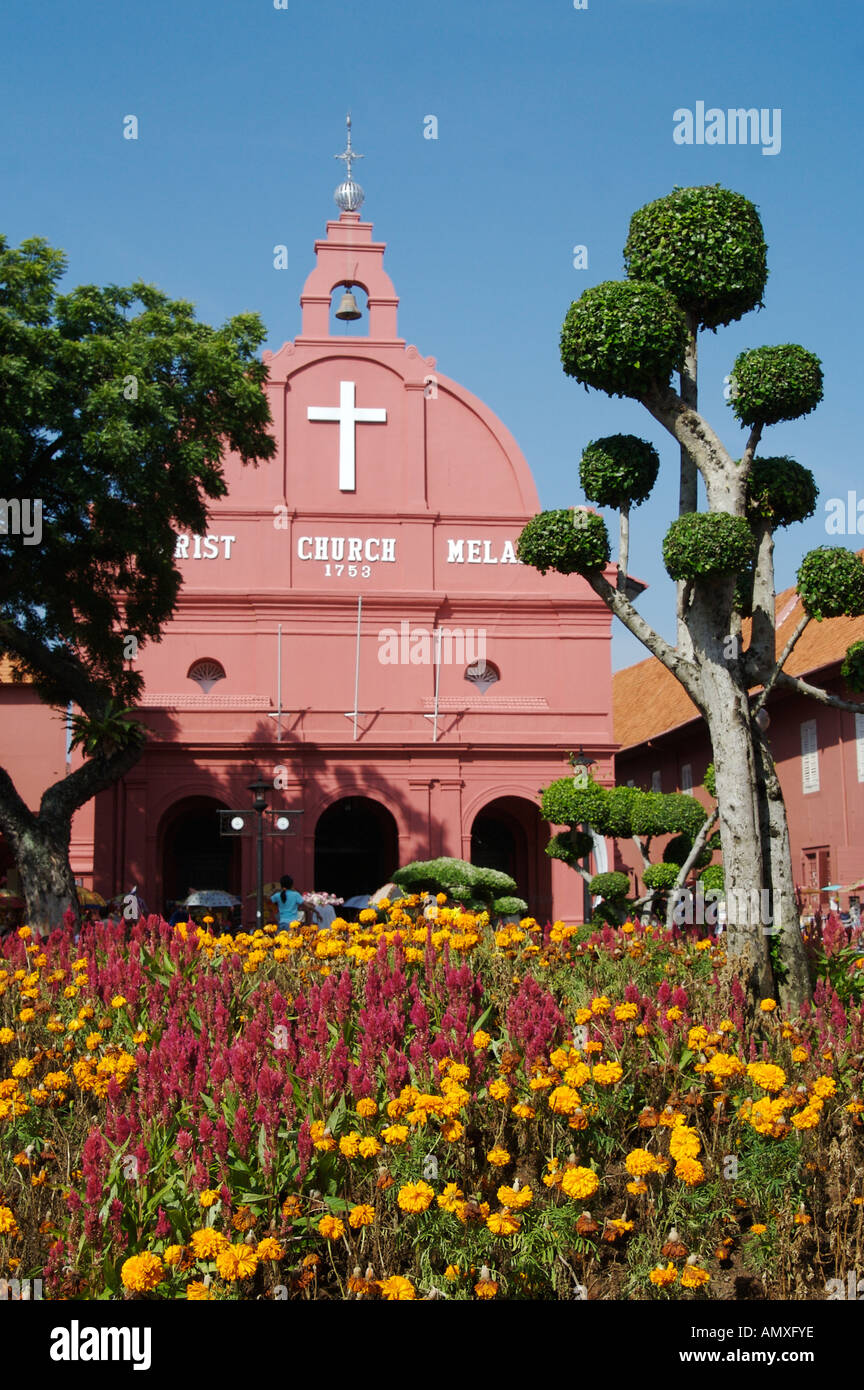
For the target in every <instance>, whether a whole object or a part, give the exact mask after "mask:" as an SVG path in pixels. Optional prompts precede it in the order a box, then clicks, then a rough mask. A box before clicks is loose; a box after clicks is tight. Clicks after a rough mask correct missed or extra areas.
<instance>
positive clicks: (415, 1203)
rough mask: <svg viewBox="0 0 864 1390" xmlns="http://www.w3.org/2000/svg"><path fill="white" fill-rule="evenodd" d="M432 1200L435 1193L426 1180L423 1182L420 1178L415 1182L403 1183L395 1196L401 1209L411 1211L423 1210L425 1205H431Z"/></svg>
mask: <svg viewBox="0 0 864 1390" xmlns="http://www.w3.org/2000/svg"><path fill="white" fill-rule="evenodd" d="M434 1200H435V1193H434V1192H433V1190H432V1188H431V1187H430V1186H429V1184H428V1182H423V1181H422V1180H421V1181H420V1182H416V1183H415V1182H408V1183H405V1184H404V1186H403V1187H400V1189H399V1195H398V1196H397V1198H396V1201H397V1202H398V1204H399V1206H400V1207H401V1208H402V1210H403V1211H408V1212H412V1213H417V1212H421V1211H425V1210H426V1208H427V1207H430V1206H431V1205H432V1202H433V1201H434Z"/></svg>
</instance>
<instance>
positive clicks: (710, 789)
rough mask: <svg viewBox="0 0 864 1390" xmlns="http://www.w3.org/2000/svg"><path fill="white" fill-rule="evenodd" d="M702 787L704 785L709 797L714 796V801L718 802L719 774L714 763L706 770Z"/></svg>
mask: <svg viewBox="0 0 864 1390" xmlns="http://www.w3.org/2000/svg"><path fill="white" fill-rule="evenodd" d="M702 785H703V787H704V788H705V790H706V791H707V793H708V795H709V796H713V797H714V800H715V801H716V800H717V773H716V772H715V769H714V764H713V763H709V764H708V766H707V767H706V769H705V776H704V777H703V778H702Z"/></svg>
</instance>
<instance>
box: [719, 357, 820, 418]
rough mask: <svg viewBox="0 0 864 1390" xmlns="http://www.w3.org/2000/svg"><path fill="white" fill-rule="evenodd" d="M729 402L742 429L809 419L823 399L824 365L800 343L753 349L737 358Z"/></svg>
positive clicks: (733, 369)
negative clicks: (802, 418) (745, 426)
mask: <svg viewBox="0 0 864 1390" xmlns="http://www.w3.org/2000/svg"><path fill="white" fill-rule="evenodd" d="M732 379H733V381H734V383H735V390H734V392H733V393H732V395H731V396H730V398H729V404H730V405H731V407H732V411H733V414H734V415H736V416H737V418H738V419H739V420H740V421H741V423H742V425H756V424H761V425H777V424H779V423H780V421H781V420H798V419H800V417H801V416H802V415H809V414H810V412H811V410H815V409H816V407H817V405H818V404H819V402H820V401H821V399H822V364H821V362H820V361H819V358H818V357H816V356H815V354H814V353H812V352H808V351H807V349H806V348H803V347H799V346H798V344H797V343H784V344H782V345H781V346H780V347H761V348H752V349H751V350H750V351H749V352H742V353H740V354H739V355H738V357H736V358H735V365H734V366H733V368H732Z"/></svg>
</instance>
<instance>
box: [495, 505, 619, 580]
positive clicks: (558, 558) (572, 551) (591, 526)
mask: <svg viewBox="0 0 864 1390" xmlns="http://www.w3.org/2000/svg"><path fill="white" fill-rule="evenodd" d="M516 554H517V556H518V558H519V559H520V560H521V561H522V564H523V565H531V566H532V567H533V568H534V569H537V570H539V571H540V573H541V574H545V573H546V571H547V570H557V571H558V573H559V574H591V573H592V572H593V571H595V570H601V569H603V566H604V565H607V564H608V563H609V554H610V551H609V534H608V532H607V530H606V523H605V521H604V520H603V518H602V517H601V516H596V515H595V514H594V513H593V512H588V511H583V510H579V511H575V512H574V510H573V508H569V507H568V508H563V509H562V510H560V511H554V512H540V514H539V515H538V516H535V517H533V518H532V519H531V521H529V522H528V525H527V526H526V527H525V528H524V529H523V531H522V534H521V535H520V537H519V540H518V541H517V543H516Z"/></svg>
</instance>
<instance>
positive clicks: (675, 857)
mask: <svg viewBox="0 0 864 1390" xmlns="http://www.w3.org/2000/svg"><path fill="white" fill-rule="evenodd" d="M690 799H691V800H692V797H691V798H690ZM695 838H696V837H695V835H694V836H690V835H676V836H675V837H674V838H673V839H671V840H670V841H669V843H668V845H667V846H666V848H665V849H664V851H663V862H664V863H666V864H678V865H679V866H680V865H681V864H686V862H687V859H688V856H689V854H690V851H691V850H692V848H693V841H694V840H695ZM713 853H714V851H713V850H712V849H711V848H710V847H709V846H708V845H703V846H702V850H701V851H700V853H699V854H698V856H697V858H696V863H695V864H694V865H693V867H694V868H695V869H701V868H704V866H705V865H706V864H710V863H711V856H712V855H713Z"/></svg>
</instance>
